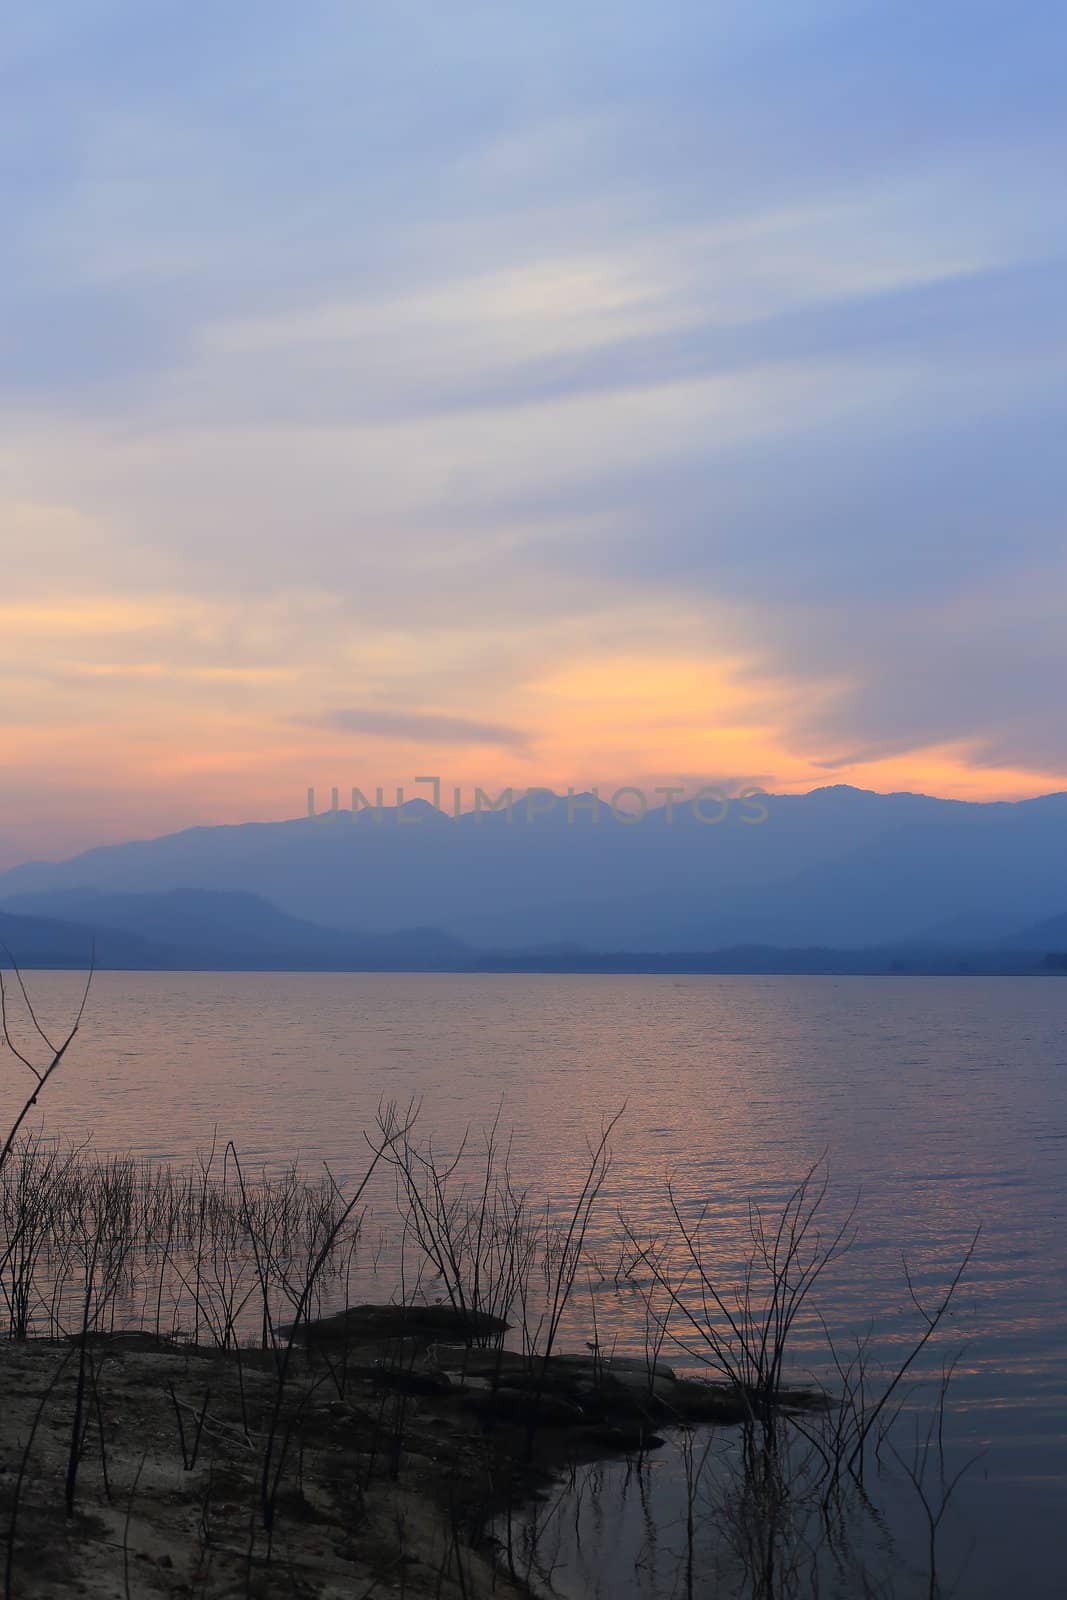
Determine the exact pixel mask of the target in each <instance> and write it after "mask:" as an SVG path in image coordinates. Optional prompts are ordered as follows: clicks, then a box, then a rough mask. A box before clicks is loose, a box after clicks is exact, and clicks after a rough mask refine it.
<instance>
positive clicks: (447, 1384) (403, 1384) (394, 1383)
mask: <svg viewBox="0 0 1067 1600" xmlns="http://www.w3.org/2000/svg"><path fill="white" fill-rule="evenodd" d="M374 1381H375V1383H377V1384H379V1385H380V1386H381V1387H382V1388H383V1389H395V1390H396V1392H397V1393H398V1394H447V1393H448V1391H449V1390H450V1389H451V1387H452V1384H451V1381H450V1379H449V1377H448V1374H447V1373H446V1372H412V1371H411V1370H410V1369H408V1368H404V1367H379V1368H378V1370H377V1371H376V1372H375V1374H374Z"/></svg>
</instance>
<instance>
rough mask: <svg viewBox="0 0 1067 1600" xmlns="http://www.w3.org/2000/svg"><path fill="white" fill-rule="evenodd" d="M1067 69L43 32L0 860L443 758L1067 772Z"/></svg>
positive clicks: (24, 214)
mask: <svg viewBox="0 0 1067 1600" xmlns="http://www.w3.org/2000/svg"><path fill="white" fill-rule="evenodd" d="M1065 45H1067V11H1065V9H1064V7H1063V6H1062V5H1061V4H1059V3H1058V0H1056V3H1044V0H1028V3H1027V4H1026V5H1023V6H1020V5H1018V4H1017V3H1012V4H1008V3H1004V4H1001V3H990V0H967V3H966V4H964V3H958V0H938V3H937V4H936V5H934V4H931V3H930V0H922V3H913V0H890V3H863V0H760V3H759V4H753V3H752V0H744V3H733V0H664V3H662V4H658V5H655V6H652V5H649V4H647V0H612V3H611V4H610V5H609V4H601V3H599V0H586V3H584V4H581V5H578V6H574V5H573V4H572V3H567V4H563V3H560V0H539V3H538V4H537V5H536V6H535V5H530V4H527V3H521V4H520V3H508V0H492V3H485V4H480V3H467V0H451V3H450V4H448V5H441V4H440V3H432V0H428V3H423V0H390V3H389V4H388V5H384V6H363V5H357V4H353V3H352V0H344V3H341V0H336V3H326V0H308V3H305V4H303V5H301V6H299V7H296V6H293V5H291V4H284V5H283V4H281V3H278V0H261V3H258V4H256V5H254V6H251V5H248V4H247V3H246V0H241V3H236V0H216V3H214V4H212V5H211V6H210V7H208V6H192V7H190V6H189V5H188V4H187V3H183V4H181V5H177V4H171V3H170V0H153V4H151V5H144V4H141V3H137V4H135V3H132V0H72V3H65V0H63V3H56V0H43V3H42V4H40V5H38V6H36V7H34V8H32V9H31V8H29V7H22V8H19V9H17V10H16V11H15V12H13V13H12V15H11V16H10V17H9V18H7V19H6V21H5V28H4V31H3V34H2V36H0V143H2V149H3V156H2V158H0V204H2V207H3V215H4V221H5V225H4V228H3V233H2V237H0V292H2V296H3V316H2V318H0V543H2V551H0V684H2V688H0V865H4V864H10V863H11V862H14V861H18V860H22V859H25V858H27V857H34V856H37V857H39V856H62V855H66V854H69V853H71V852H72V851H74V850H76V849H80V848H84V847H86V846H88V845H91V844H94V843H97V842H102V841H107V840H117V839H122V838H126V837H133V836H141V837H143V836H147V835H152V834H156V833H161V832H165V831H168V830H170V829H172V828H178V827H182V826H188V825H191V824H196V823H213V822H232V821H240V820H244V819H254V818H271V817H284V816H291V815H297V814H299V813H300V811H301V810H302V809H303V805H304V796H305V792H306V789H307V786H308V785H310V784H314V785H316V786H317V788H318V791H319V792H320V793H323V794H324V793H325V791H326V790H328V788H329V787H330V786H332V785H335V784H336V785H338V786H339V787H340V788H341V791H342V793H343V794H344V793H347V791H348V789H349V788H350V786H352V785H358V786H360V787H362V788H364V789H365V790H369V789H371V788H373V786H374V785H376V784H379V783H381V784H384V785H386V786H387V792H388V790H389V786H395V785H396V784H398V783H400V784H406V785H408V792H409V793H410V792H412V790H411V787H410V785H411V783H412V780H413V779H414V778H415V777H416V776H419V775H427V774H431V773H434V774H440V775H441V776H442V778H443V779H445V780H446V781H448V782H451V783H455V784H459V785H461V786H462V787H463V788H464V789H465V790H467V791H468V792H471V793H472V792H473V788H474V786H475V785H476V784H477V785H486V786H489V785H492V786H495V787H496V788H499V787H501V786H502V785H505V784H513V785H514V786H515V787H516V789H520V788H526V787H528V786H531V785H549V786H553V787H557V788H560V789H566V787H567V786H569V785H573V786H574V787H575V788H579V789H581V788H587V787H589V786H590V785H593V784H596V785H598V786H599V787H600V788H601V791H602V793H603V792H606V793H608V794H610V792H611V790H612V789H613V788H614V786H616V785H618V784H624V783H625V784H635V785H640V786H652V785H656V784H663V785H668V784H686V785H691V786H695V785H697V784H702V783H714V784H723V785H729V786H733V787H735V788H736V787H741V786H745V785H761V786H764V787H767V788H770V789H774V790H777V791H795V790H804V789H808V788H812V787H814V786H816V785H819V784H824V783H845V782H847V783H854V784H859V785H862V786H864V787H867V788H874V789H879V790H889V789H922V790H925V791H926V792H929V793H937V794H943V795H954V796H959V797H963V798H975V799H988V798H1015V797H1021V796H1024V795H1030V794H1036V793H1041V792H1045V791H1048V790H1052V789H1059V788H1067V718H1065V717H1064V714H1063V682H1064V669H1065V667H1067V630H1065V629H1064V627H1063V617H1064V614H1065V611H1067V542H1065V539H1064V516H1065V513H1064V506H1065V503H1067V451H1064V449H1063V444H1062V440H1063V430H1064V423H1065V421H1067V384H1065V382H1064V378H1065V371H1064V368H1065V352H1067V293H1065V288H1064V284H1065V281H1067V280H1065V275H1064V266H1065V260H1067V208H1065V207H1064V204H1063V191H1062V173H1063V170H1064V164H1065V160H1067V149H1065V143H1067V141H1065V137H1064V136H1065V131H1067V109H1065V103H1064V97H1063V94H1062V66H1063V60H1064V47H1065ZM420 792H425V791H424V790H423V791H420Z"/></svg>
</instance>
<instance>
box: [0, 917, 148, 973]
mask: <svg viewBox="0 0 1067 1600" xmlns="http://www.w3.org/2000/svg"><path fill="white" fill-rule="evenodd" d="M0 944H2V945H3V946H4V947H5V949H6V950H7V951H8V952H9V956H10V958H11V959H14V961H16V962H17V963H18V964H19V965H20V966H23V967H27V968H30V967H54V968H57V969H68V968H73V969H74V970H76V971H80V970H82V969H84V968H85V967H88V965H89V963H90V960H91V959H93V957H94V954H95V960H96V964H97V966H99V967H136V968H140V969H144V968H159V967H166V966H170V965H172V964H173V963H174V957H175V952H173V951H170V950H167V949H166V948H165V947H164V946H162V945H156V944H153V943H151V942H150V941H148V940H146V939H138V938H137V937H136V936H134V935H130V934H126V933H122V932H118V931H116V930H115V929H110V928H99V929H94V928H92V927H89V926H87V925H84V924H79V923H76V922H65V921H62V920H61V919H58V918H55V917H23V916H12V915H11V914H10V913H8V912H7V911H4V910H2V909H0ZM7 965H8V958H7V957H5V956H4V954H3V952H2V951H0V967H6V966H7Z"/></svg>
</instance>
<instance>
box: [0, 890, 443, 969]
mask: <svg viewBox="0 0 1067 1600" xmlns="http://www.w3.org/2000/svg"><path fill="white" fill-rule="evenodd" d="M3 912H4V923H5V925H6V927H7V929H8V933H7V935H5V942H6V943H7V944H8V947H9V948H10V949H11V951H12V954H13V955H14V956H15V958H16V959H17V960H18V961H20V962H23V963H24V964H25V965H27V966H29V965H36V964H39V960H38V957H39V956H40V954H41V953H42V952H44V953H47V951H48V949H49V948H50V942H49V941H50V939H51V941H52V943H54V945H55V947H56V948H57V949H58V950H59V951H60V952H62V953H63V954H64V955H65V953H66V952H67V951H68V950H69V949H76V950H79V951H80V953H81V959H80V960H79V961H78V962H76V963H74V964H75V965H83V964H84V960H85V956H86V953H87V951H88V949H89V947H90V943H91V941H92V940H93V939H94V938H95V941H96V946H97V960H98V964H99V965H101V966H136V967H142V966H144V967H152V968H157V967H159V968H169V969H174V968H180V969H185V970H196V969H200V968H208V969H212V970H220V969H221V970H225V969H226V968H240V969H244V970H249V969H252V970H254V969H257V968H259V969H267V970H278V969H282V970H287V971H300V970H313V971H326V972H328V971H351V970H353V969H356V970H368V969H369V970H375V969H396V968H400V969H403V970H419V969H424V968H429V969H432V970H434V971H437V970H441V969H447V968H449V967H452V966H455V965H456V964H457V963H459V962H461V961H464V960H467V959H468V956H469V952H467V951H466V949H465V948H464V947H463V946H462V945H461V944H459V943H458V941H456V940H453V939H449V938H448V937H447V935H445V934H442V933H438V932H436V931H435V930H434V929H420V928H415V929H410V930H406V931H403V932H400V933H391V934H382V935H379V936H374V935H360V934H355V933H345V932H340V931H338V930H336V929H332V928H323V927H319V926H317V925H316V924H314V923H311V922H307V921H304V920H302V919H300V918H297V917H290V916H288V915H287V914H286V913H285V912H284V911H280V910H279V909H278V907H277V906H273V905H271V904H270V902H269V901H267V900H264V899H263V898H262V897H261V896H259V895H253V894H241V893H233V892H218V891H214V890H206V889H172V890H164V891H160V892H157V893H148V894H121V893H120V894H113V893H107V892H104V891H101V890H98V889H56V890H51V891H46V892H44V893H38V894H29V893H27V894H22V895H15V896H13V897H11V898H8V899H5V901H4V905H3ZM57 919H59V920H57ZM31 925H32V927H33V929H35V930H36V931H35V932H34V933H32V934H31V931H30V928H31ZM50 930H51V931H50ZM56 964H57V965H67V964H68V963H67V962H66V961H65V960H63V961H57V962H56Z"/></svg>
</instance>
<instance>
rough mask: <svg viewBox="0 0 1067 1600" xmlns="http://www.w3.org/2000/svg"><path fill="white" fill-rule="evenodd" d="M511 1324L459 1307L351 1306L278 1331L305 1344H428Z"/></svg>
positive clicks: (483, 1334) (485, 1334) (488, 1334)
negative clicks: (404, 1341) (412, 1340)
mask: <svg viewBox="0 0 1067 1600" xmlns="http://www.w3.org/2000/svg"><path fill="white" fill-rule="evenodd" d="M508 1327H509V1324H508V1323H506V1322H504V1321H502V1320H501V1318H500V1317H491V1316H489V1315H488V1313H487V1312H484V1311H462V1310H460V1309H459V1308H457V1307H456V1306H423V1305H407V1306H398V1305H366V1306H349V1308H348V1310H347V1311H339V1312H338V1313H337V1314H336V1316H332V1317H319V1318H318V1319H317V1320H316V1321H314V1322H308V1323H305V1324H303V1325H301V1326H300V1327H298V1328H297V1329H296V1331H295V1333H293V1325H292V1324H290V1325H289V1326H288V1327H285V1328H281V1329H279V1332H281V1333H283V1334H286V1335H288V1334H290V1333H293V1337H294V1339H295V1340H298V1341H299V1342H300V1343H302V1344H308V1343H312V1344H324V1343H330V1344H358V1343H360V1342H363V1343H370V1342H373V1341H375V1340H381V1339H402V1338H405V1337H408V1338H417V1339H422V1340H425V1341H426V1342H427V1343H429V1342H431V1341H432V1340H435V1339H460V1340H462V1341H463V1342H464V1343H467V1342H469V1341H471V1340H474V1339H486V1338H492V1337H495V1336H496V1335H499V1334H504V1333H506V1332H507V1330H508Z"/></svg>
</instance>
